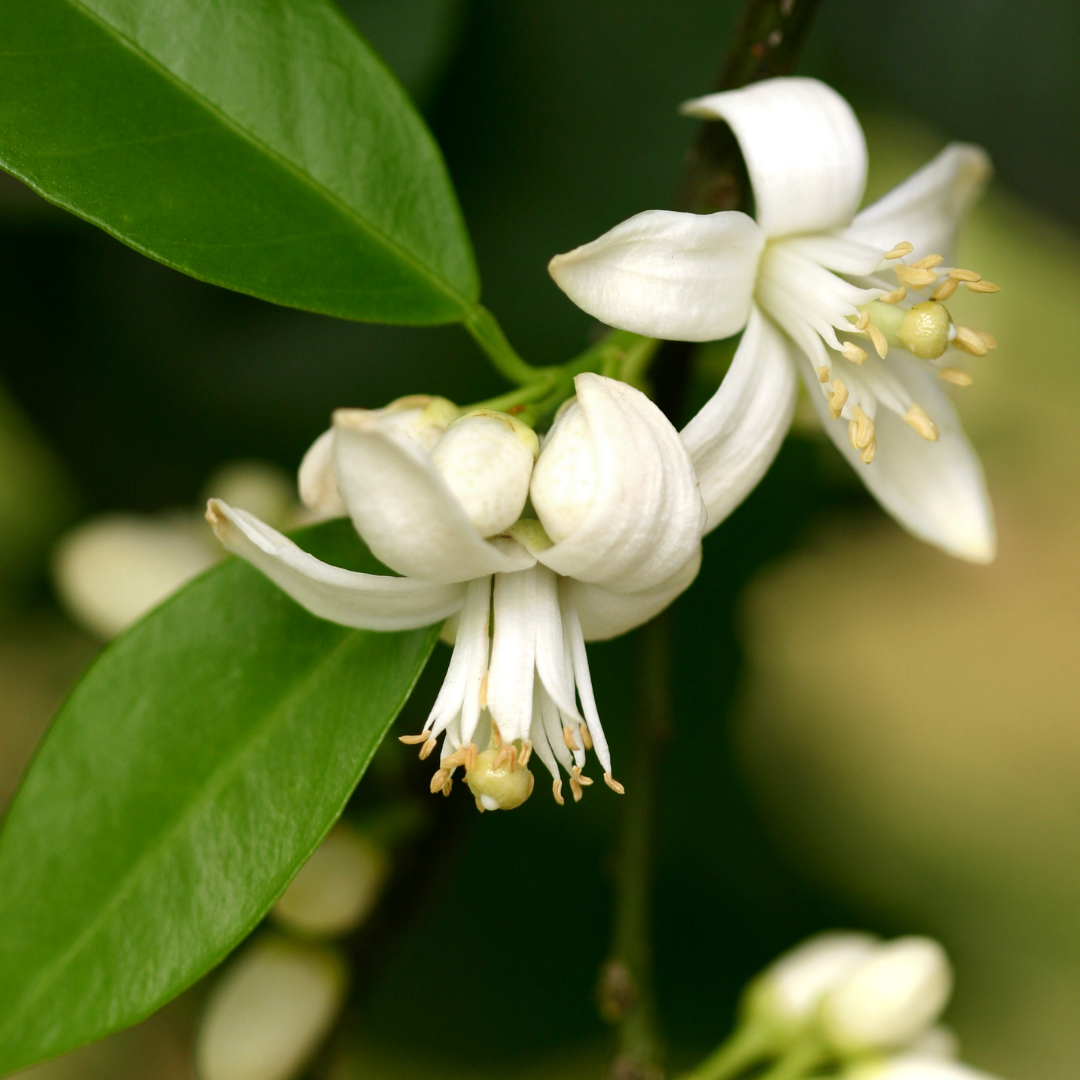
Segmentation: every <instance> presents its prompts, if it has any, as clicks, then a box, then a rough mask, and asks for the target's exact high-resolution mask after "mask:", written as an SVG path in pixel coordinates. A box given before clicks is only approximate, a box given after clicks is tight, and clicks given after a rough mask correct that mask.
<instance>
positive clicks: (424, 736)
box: [398, 731, 431, 746]
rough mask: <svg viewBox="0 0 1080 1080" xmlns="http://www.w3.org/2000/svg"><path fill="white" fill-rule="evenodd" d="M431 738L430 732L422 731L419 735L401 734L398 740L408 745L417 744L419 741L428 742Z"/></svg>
mask: <svg viewBox="0 0 1080 1080" xmlns="http://www.w3.org/2000/svg"><path fill="white" fill-rule="evenodd" d="M430 738H431V734H430V732H427V731H421V732H420V734H419V735H399V736H398V742H403V743H404V744H405V745H406V746H415V745H416V744H417V743H422V742H427V741H428V739H430Z"/></svg>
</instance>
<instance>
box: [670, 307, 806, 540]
mask: <svg viewBox="0 0 1080 1080" xmlns="http://www.w3.org/2000/svg"><path fill="white" fill-rule="evenodd" d="M796 363H797V359H796V357H795V356H794V355H793V353H792V346H791V345H790V343H789V342H788V339H787V338H786V337H784V335H783V334H781V333H780V331H779V330H777V329H776V327H775V326H773V324H772V323H771V322H769V320H768V319H766V318H765V316H764V315H762V314H761V312H760V311H759V310H758V308H757V307H756V306H755V307H754V309H753V310H752V311H751V313H750V321H749V322H748V323H747V324H746V330H745V331H744V332H743V336H742V341H740V342H739V347H738V349H737V350H736V352H735V358H734V359H733V360H732V362H731V367H730V368H729V369H728V372H727V374H726V375H725V376H724V381H723V382H722V383H721V384H720V388H719V389H718V390H717V391H716V393H715V394H713V396H712V397H711V398H710V399H709V401H708V402H707V403H706V405H705V406H704V408H702V410H701V411H700V412H699V413H698V414H697V416H695V417H694V418H693V420H691V421H690V423H689V424H687V425H686V427H684V428H683V430H682V440H683V443H684V444H685V446H686V449H687V450H689V451H690V460H691V461H693V463H694V470H695V471H696V472H697V476H698V482H699V483H700V484H701V497H702V499H703V500H704V502H705V508H706V510H707V511H708V513H709V519H708V522H707V524H706V526H705V531H706V532H708V531H710V530H712V529H715V528H716V526H717V525H719V524H720V522H721V521H723V520H724V518H726V517H727V516H728V514H730V513H731V511H732V510H734V509H735V507H736V506H738V505H739V503H741V502H742V501H743V499H745V498H746V496H747V495H748V494H749V493H750V492H751V491H752V490H753V489H754V487H755V486H756V485H757V482H758V481H759V480H760V479H761V478H762V477H763V476H764V475H765V472H766V470H767V469H768V468H769V466H770V465H771V464H772V460H773V458H774V457H776V454H777V451H779V449H780V444H781V443H782V442H783V441H784V436H785V435H786V434H787V430H788V428H789V427H790V426H791V417H792V414H793V413H794V411H795V398H796V393H797V390H798V376H797V375H796Z"/></svg>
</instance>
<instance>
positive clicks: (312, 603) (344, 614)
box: [206, 499, 465, 630]
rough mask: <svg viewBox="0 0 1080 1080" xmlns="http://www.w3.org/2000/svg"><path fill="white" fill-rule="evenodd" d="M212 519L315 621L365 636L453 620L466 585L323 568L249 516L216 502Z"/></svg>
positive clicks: (225, 539)
mask: <svg viewBox="0 0 1080 1080" xmlns="http://www.w3.org/2000/svg"><path fill="white" fill-rule="evenodd" d="M206 516H207V519H208V520H209V521H210V524H211V525H213V527H214V532H215V533H217V536H218V539H219V540H220V541H221V542H222V543H223V544H224V545H225V547H227V548H228V549H229V550H230V551H232V552H234V553H235V554H237V555H240V556H241V557H243V558H245V559H247V561H248V562H249V563H251V564H252V566H254V567H255V568H256V569H257V570H261V571H262V573H264V574H265V575H266V576H267V577H268V578H269V579H270V580H271V581H272V582H274V584H275V585H277V586H278V588H279V589H281V590H282V591H283V592H285V593H287V594H288V595H289V596H291V597H292V598H293V599H294V600H295V601H296V602H297V603H298V604H300V605H301V606H302V607H305V608H307V610H308V611H310V612H311V613H312V615H318V616H319V618H320V619H329V620H330V621H331V622H336V623H340V624H341V625H342V626H353V627H356V628H358V629H361V630H412V629H414V628H416V627H418V626H430V625H431V624H432V623H436V622H440V621H441V620H442V619H445V618H446V617H447V616H448V615H452V614H453V613H454V612H455V611H457V610H458V608H460V607H461V605H462V602H463V600H464V598H465V586H464V585H436V584H433V583H431V582H428V581H415V580H413V579H411V578H398V577H388V576H383V575H381V574H358V573H356V572H355V571H353V570H342V569H341V567H339V566H330V565H329V564H328V563H324V562H320V560H318V559H316V558H315V557H314V556H313V555H309V554H308V553H307V552H306V551H302V550H301V549H300V548H298V547H297V546H296V544H294V543H293V542H292V541H291V540H290V539H288V537H285V536H282V535H281V533H279V532H277V531H276V530H275V529H271V528H270V526H269V525H267V524H265V523H264V522H262V521H260V520H259V519H258V518H257V517H253V516H252V515H251V514H249V513H247V512H246V511H244V510H234V509H233V508H232V507H230V506H227V505H226V504H225V503H223V502H221V501H220V500H218V499H211V500H210V502H209V504H208V505H207V510H206Z"/></svg>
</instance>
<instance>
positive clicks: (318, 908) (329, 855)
mask: <svg viewBox="0 0 1080 1080" xmlns="http://www.w3.org/2000/svg"><path fill="white" fill-rule="evenodd" d="M387 869H388V864H387V858H386V855H385V854H384V852H383V851H382V849H381V848H379V847H378V846H376V845H375V844H374V843H373V842H372V841H371V840H369V839H368V838H367V837H366V836H365V835H364V834H363V833H361V832H359V831H358V830H356V829H354V828H352V827H351V826H349V825H346V824H344V823H341V824H338V825H336V826H335V827H334V828H333V830H332V831H331V832H330V833H329V835H328V836H327V837H326V839H325V840H323V842H322V843H321V844H320V845H319V846H318V847H317V848H316V849H315V852H314V854H312V856H311V858H310V859H308V861H307V862H306V863H304V865H303V866H302V867H301V868H300V872H299V873H298V874H297V875H296V877H294V878H293V880H292V881H291V882H290V884H289V887H288V888H287V889H286V890H285V892H284V893H282V895H281V898H280V899H279V900H278V902H277V903H276V904H275V905H274V909H273V912H272V914H273V917H274V919H275V921H276V922H277V923H278V924H279V925H281V926H283V927H285V928H286V929H288V930H292V931H295V932H297V933H300V934H306V935H310V936H312V937H334V936H337V935H340V934H347V933H349V932H350V931H352V930H355V929H356V927H358V926H359V925H360V924H361V923H362V922H363V921H364V920H365V919H366V918H367V917H368V915H369V914H370V913H371V910H372V908H373V907H374V906H375V904H376V902H377V901H378V899H379V894H380V893H381V892H382V887H383V884H384V882H385V881H386V873H387Z"/></svg>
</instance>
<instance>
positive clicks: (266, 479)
mask: <svg viewBox="0 0 1080 1080" xmlns="http://www.w3.org/2000/svg"><path fill="white" fill-rule="evenodd" d="M205 491H206V495H205V497H204V498H203V499H201V500H200V501H201V502H203V503H205V502H206V499H208V498H210V497H211V496H216V497H217V498H219V499H221V500H222V501H223V502H227V503H228V504H229V505H230V506H232V507H235V508H237V509H238V510H246V511H247V512H248V513H249V514H254V515H255V516H256V517H257V518H259V519H261V520H262V521H265V522H266V523H267V525H272V526H273V527H274V528H275V529H288V528H291V527H292V525H293V520H294V517H295V514H296V511H297V510H298V509H299V508H298V507H297V505H296V485H295V484H294V483H293V480H292V477H291V476H289V474H288V473H287V472H285V470H284V469H280V468H278V466H277V465H271V464H270V462H268V461H232V462H229V463H228V464H227V465H223V466H222V467H221V468H220V469H217V470H215V471H214V472H213V473H212V474H211V476H210V479H209V480H208V481H207V483H206V487H205Z"/></svg>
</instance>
